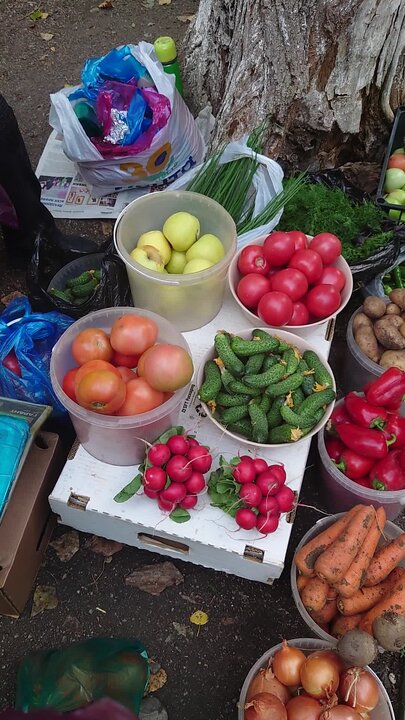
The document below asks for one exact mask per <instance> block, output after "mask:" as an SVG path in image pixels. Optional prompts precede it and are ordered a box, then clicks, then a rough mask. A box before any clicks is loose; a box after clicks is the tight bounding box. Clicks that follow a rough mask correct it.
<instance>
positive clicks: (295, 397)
mask: <svg viewBox="0 0 405 720" xmlns="http://www.w3.org/2000/svg"><path fill="white" fill-rule="evenodd" d="M304 380H305V378H304ZM304 400H305V395H304V393H303V391H302V385H301V386H300V387H298V388H297V389H296V390H293V391H292V393H291V402H292V407H293V408H294V410H297V408H299V406H300V405H301V403H302V402H304Z"/></svg>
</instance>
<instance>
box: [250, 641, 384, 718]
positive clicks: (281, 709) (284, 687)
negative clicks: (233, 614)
mask: <svg viewBox="0 0 405 720" xmlns="http://www.w3.org/2000/svg"><path fill="white" fill-rule="evenodd" d="M238 720H395V715H394V711H393V708H392V705H391V701H390V699H389V697H388V694H387V692H386V690H385V688H384V686H383V684H382V683H381V682H380V680H379V679H378V677H377V675H376V674H375V673H374V672H373V671H372V670H371V669H370V668H369V667H368V666H366V667H365V668H362V667H350V665H349V664H348V663H346V662H345V661H344V660H343V658H342V657H341V656H340V655H339V654H338V653H337V651H336V647H335V646H334V645H333V644H332V643H328V642H325V641H322V640H316V639H313V638H299V639H296V640H288V641H286V640H284V641H283V642H282V643H280V644H279V645H276V646H275V647H273V648H271V649H270V650H268V651H267V652H266V653H265V654H264V655H263V656H262V657H261V658H260V659H259V660H258V661H257V662H256V663H255V665H254V666H253V667H252V669H251V670H250V672H249V674H248V675H247V677H246V680H245V682H244V683H243V687H242V690H241V694H240V699H239V703H238Z"/></svg>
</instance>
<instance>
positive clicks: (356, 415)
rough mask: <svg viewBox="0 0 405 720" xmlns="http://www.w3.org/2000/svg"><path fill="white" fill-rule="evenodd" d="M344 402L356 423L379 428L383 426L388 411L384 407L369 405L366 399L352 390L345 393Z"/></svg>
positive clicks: (361, 425)
mask: <svg viewBox="0 0 405 720" xmlns="http://www.w3.org/2000/svg"><path fill="white" fill-rule="evenodd" d="M344 404H345V408H346V410H347V412H348V413H349V415H350V417H351V419H352V420H354V422H355V423H356V425H360V427H365V428H379V430H382V429H383V428H384V427H385V424H386V421H387V418H388V413H387V411H386V410H384V408H379V407H376V406H375V405H371V404H370V403H368V402H367V400H365V399H364V398H363V397H360V395H356V393H354V392H351V393H349V394H348V395H346V397H345V399H344Z"/></svg>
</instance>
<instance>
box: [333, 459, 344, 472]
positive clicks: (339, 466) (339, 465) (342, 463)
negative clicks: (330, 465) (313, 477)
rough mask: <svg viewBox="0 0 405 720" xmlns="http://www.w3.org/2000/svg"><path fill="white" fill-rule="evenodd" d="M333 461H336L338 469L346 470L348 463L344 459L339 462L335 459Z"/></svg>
mask: <svg viewBox="0 0 405 720" xmlns="http://www.w3.org/2000/svg"><path fill="white" fill-rule="evenodd" d="M333 462H334V463H335V465H336V467H337V469H338V470H341V471H342V472H343V473H344V471H345V470H346V463H345V461H344V460H341V461H340V462H338V463H337V462H335V461H333Z"/></svg>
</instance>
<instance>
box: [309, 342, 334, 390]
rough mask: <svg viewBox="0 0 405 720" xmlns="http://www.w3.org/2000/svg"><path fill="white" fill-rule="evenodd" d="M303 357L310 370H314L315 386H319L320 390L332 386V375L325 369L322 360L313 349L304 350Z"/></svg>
mask: <svg viewBox="0 0 405 720" xmlns="http://www.w3.org/2000/svg"><path fill="white" fill-rule="evenodd" d="M303 359H304V360H305V362H306V363H307V365H308V367H309V369H310V370H314V371H315V372H314V378H315V384H316V386H321V389H322V390H325V389H326V388H331V387H333V377H332V375H331V374H330V372H329V371H328V370H327V369H326V367H325V365H324V364H323V362H322V360H321V359H320V358H319V357H318V355H317V354H316V352H314V351H313V350H305V352H304V355H303Z"/></svg>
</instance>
